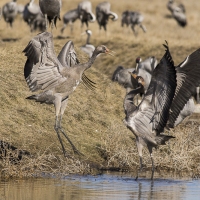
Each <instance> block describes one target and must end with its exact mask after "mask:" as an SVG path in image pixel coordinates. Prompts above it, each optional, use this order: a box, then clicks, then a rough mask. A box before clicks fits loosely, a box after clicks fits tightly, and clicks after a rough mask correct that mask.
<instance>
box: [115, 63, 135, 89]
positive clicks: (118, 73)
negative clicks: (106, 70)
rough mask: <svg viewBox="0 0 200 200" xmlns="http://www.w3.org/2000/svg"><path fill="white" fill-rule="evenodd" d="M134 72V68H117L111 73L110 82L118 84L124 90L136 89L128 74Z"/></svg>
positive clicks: (133, 80)
mask: <svg viewBox="0 0 200 200" xmlns="http://www.w3.org/2000/svg"><path fill="white" fill-rule="evenodd" d="M133 71H135V68H128V69H126V68H124V67H123V66H118V67H117V68H116V70H115V71H114V72H113V75H112V81H116V82H118V83H119V84H120V85H122V86H123V87H124V88H132V89H133V88H136V86H137V82H136V81H135V79H133V78H132V76H130V73H129V72H133Z"/></svg>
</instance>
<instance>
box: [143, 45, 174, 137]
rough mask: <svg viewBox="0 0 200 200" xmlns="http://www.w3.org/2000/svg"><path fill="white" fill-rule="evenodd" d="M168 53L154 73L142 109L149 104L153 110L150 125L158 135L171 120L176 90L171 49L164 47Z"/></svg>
mask: <svg viewBox="0 0 200 200" xmlns="http://www.w3.org/2000/svg"><path fill="white" fill-rule="evenodd" d="M164 46H165V48H166V52H165V54H164V56H163V57H162V59H161V60H160V63H159V64H158V65H157V67H156V68H155V69H154V71H153V73H152V79H151V82H150V85H149V88H148V90H147V92H146V94H145V96H144V98H143V100H142V102H141V105H140V107H141V108H142V107H143V105H145V104H148V106H149V107H150V108H151V109H150V110H151V115H150V114H149V117H150V116H151V117H150V120H149V123H152V128H153V129H154V130H156V132H157V134H159V133H161V132H163V130H164V127H165V126H166V123H167V120H168V118H169V109H170V106H171V102H172V100H173V97H174V93H175V89H176V71H175V67H174V62H173V59H172V57H171V54H170V51H169V48H168V46H167V45H164Z"/></svg>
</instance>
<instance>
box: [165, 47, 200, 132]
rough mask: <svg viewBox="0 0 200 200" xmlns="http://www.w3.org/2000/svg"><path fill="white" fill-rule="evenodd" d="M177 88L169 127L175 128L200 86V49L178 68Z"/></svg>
mask: <svg viewBox="0 0 200 200" xmlns="http://www.w3.org/2000/svg"><path fill="white" fill-rule="evenodd" d="M176 71H177V88H176V92H175V96H174V99H173V102H172V105H171V111H170V116H169V121H168V124H167V126H168V127H169V128H172V127H174V123H175V121H176V119H177V117H178V115H179V113H180V112H181V110H182V109H183V108H184V106H185V104H186V103H187V102H188V100H189V99H190V97H191V96H192V95H193V94H194V92H195V91H196V87H197V86H199V84H200V49H198V50H196V51H194V52H193V53H192V54H190V55H189V56H188V57H187V58H186V59H185V60H184V61H183V62H182V63H180V64H179V65H178V66H177V67H176Z"/></svg>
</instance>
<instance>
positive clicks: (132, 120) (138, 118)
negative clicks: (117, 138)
mask: <svg viewBox="0 0 200 200" xmlns="http://www.w3.org/2000/svg"><path fill="white" fill-rule="evenodd" d="M164 46H165V48H166V52H165V54H164V56H163V57H162V59H161V60H160V62H159V64H158V65H157V67H156V68H155V70H154V71H153V73H152V79H151V82H150V85H149V87H148V90H147V92H146V93H145V94H144V97H143V99H142V101H141V103H140V104H139V105H138V106H136V105H134V103H133V102H132V101H131V100H130V99H131V98H134V96H135V94H137V93H138V90H140V89H141V88H142V87H143V84H142V83H144V81H141V80H142V79H143V78H142V77H139V78H140V79H139V78H138V77H137V76H136V75H135V74H134V75H133V76H134V77H135V76H136V78H137V80H139V81H138V83H139V87H138V88H137V89H135V90H133V91H130V92H129V93H128V94H127V95H126V97H125V100H124V108H125V114H126V117H125V119H124V122H125V124H126V126H127V127H128V128H129V129H130V130H131V131H132V132H133V133H134V134H135V136H136V144H137V149H138V153H139V157H140V169H142V167H143V164H142V149H143V147H147V148H148V150H149V153H150V156H151V161H152V174H151V179H153V175H154V160H153V155H152V149H153V147H158V146H159V145H164V144H165V142H166V141H168V140H169V139H171V138H173V136H170V135H165V134H162V133H163V131H164V128H165V127H167V128H171V127H174V123H175V121H176V119H177V117H178V115H179V113H180V112H181V110H183V108H184V106H185V104H186V103H187V102H188V100H189V99H190V97H191V96H192V94H193V93H194V92H195V89H196V87H197V86H198V85H199V83H200V56H199V55H200V49H198V50H196V51H195V52H193V53H192V54H190V55H189V56H187V58H186V59H185V60H184V61H183V62H182V63H180V64H179V65H178V66H177V67H175V66H174V62H173V59H172V57H171V54H170V51H169V47H168V46H167V45H164ZM137 178H138V175H137V177H136V179H137Z"/></svg>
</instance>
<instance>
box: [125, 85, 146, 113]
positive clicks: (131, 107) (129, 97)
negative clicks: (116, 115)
mask: <svg viewBox="0 0 200 200" xmlns="http://www.w3.org/2000/svg"><path fill="white" fill-rule="evenodd" d="M143 88H144V86H143V85H142V84H140V83H139V86H138V87H137V88H136V89H134V90H131V91H130V89H128V90H127V94H126V96H125V99H124V111H125V114H126V116H129V115H130V114H131V113H132V112H134V111H135V110H136V109H137V106H136V105H135V104H134V101H133V100H134V98H135V96H136V95H137V94H140V93H141V92H142V91H143Z"/></svg>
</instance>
